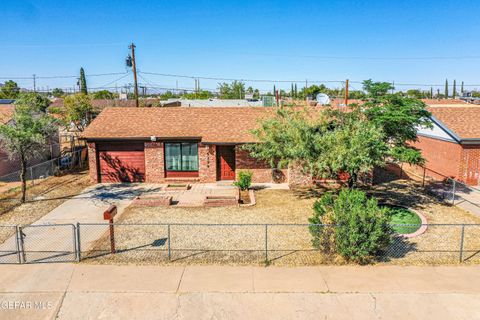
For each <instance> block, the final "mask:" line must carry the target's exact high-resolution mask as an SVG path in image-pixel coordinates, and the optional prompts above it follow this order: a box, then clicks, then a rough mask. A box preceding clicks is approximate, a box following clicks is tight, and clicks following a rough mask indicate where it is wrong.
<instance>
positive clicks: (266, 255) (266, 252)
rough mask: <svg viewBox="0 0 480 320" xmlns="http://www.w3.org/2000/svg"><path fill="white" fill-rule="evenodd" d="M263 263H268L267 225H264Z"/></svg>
mask: <svg viewBox="0 0 480 320" xmlns="http://www.w3.org/2000/svg"><path fill="white" fill-rule="evenodd" d="M265 263H268V224H266V225H265Z"/></svg>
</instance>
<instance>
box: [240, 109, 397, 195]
mask: <svg viewBox="0 0 480 320" xmlns="http://www.w3.org/2000/svg"><path fill="white" fill-rule="evenodd" d="M276 112H277V113H276V116H275V117H274V118H270V119H266V120H264V121H263V122H262V123H261V127H260V128H257V129H256V130H254V131H253V132H252V133H253V134H254V135H255V136H256V137H257V139H258V140H259V143H256V144H249V145H245V146H244V148H245V149H247V150H248V151H250V154H251V156H252V157H254V158H258V159H262V160H266V161H268V162H269V163H270V165H271V166H272V168H275V169H280V168H281V167H284V166H286V165H288V164H291V163H296V164H300V165H302V166H303V169H304V171H305V172H306V173H308V174H311V175H313V176H315V177H332V178H336V177H337V176H338V175H339V174H340V173H342V172H347V173H349V186H350V187H354V186H355V182H356V179H357V176H358V174H360V173H362V172H368V171H370V170H371V169H372V168H373V167H374V166H376V165H381V164H383V163H384V158H385V156H386V154H387V151H388V148H387V145H386V143H385V142H384V140H385V139H384V135H383V132H382V131H381V129H379V128H377V127H376V126H375V125H374V124H373V123H371V122H368V121H365V117H363V116H362V113H361V111H360V108H356V109H355V110H353V111H352V112H342V111H338V110H334V109H328V108H326V109H323V110H322V111H321V112H320V113H317V114H315V113H312V112H315V111H309V110H306V109H304V110H300V111H299V110H295V109H291V108H284V109H281V110H277V111H276ZM317 112H318V111H317Z"/></svg>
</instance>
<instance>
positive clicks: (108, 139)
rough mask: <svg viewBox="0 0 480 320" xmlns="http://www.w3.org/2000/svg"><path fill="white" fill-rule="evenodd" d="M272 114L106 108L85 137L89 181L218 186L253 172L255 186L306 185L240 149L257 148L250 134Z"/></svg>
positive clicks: (264, 109) (263, 110)
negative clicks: (198, 183) (249, 144)
mask: <svg viewBox="0 0 480 320" xmlns="http://www.w3.org/2000/svg"><path fill="white" fill-rule="evenodd" d="M274 113H275V108H267V107H228V108H222V107H215V108H115V107H110V108H105V109H104V110H103V111H102V112H101V113H100V115H99V116H98V117H97V118H96V119H95V120H94V121H93V122H92V123H91V124H90V125H89V126H88V128H87V129H86V130H85V132H84V133H83V135H82V139H85V140H86V141H87V145H88V150H89V161H90V163H89V164H90V178H91V181H92V183H97V182H150V183H167V182H170V181H186V182H215V181H220V180H227V181H228V180H235V178H236V176H237V174H238V172H239V171H240V170H250V171H252V172H253V182H287V181H288V182H289V183H295V181H294V180H298V179H304V177H301V175H299V174H298V172H293V171H294V170H289V169H282V170H280V171H279V172H275V174H272V169H271V167H270V166H269V165H268V164H267V163H265V162H263V161H259V160H257V159H254V158H252V157H251V156H250V155H249V154H248V152H247V151H245V150H243V149H242V148H241V146H242V145H244V144H246V143H254V142H256V139H255V137H254V136H253V135H252V134H251V130H252V129H254V128H256V127H257V126H258V123H259V121H260V120H261V119H265V118H268V117H272V116H273V115H274ZM289 173H291V174H290V176H289ZM274 177H275V178H274ZM273 180H275V181H273Z"/></svg>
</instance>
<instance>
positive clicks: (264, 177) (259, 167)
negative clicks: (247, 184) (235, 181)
mask: <svg viewBox="0 0 480 320" xmlns="http://www.w3.org/2000/svg"><path fill="white" fill-rule="evenodd" d="M242 170H245V171H251V172H253V177H252V182H256V183H270V182H287V180H288V170H287V169H282V170H280V172H279V175H278V178H279V180H278V181H273V177H272V168H271V167H270V165H269V164H268V163H266V162H265V161H262V160H257V159H255V158H252V157H251V156H250V155H249V154H248V151H246V150H242V149H241V147H240V146H237V147H235V173H236V175H237V177H238V173H239V172H240V171H242Z"/></svg>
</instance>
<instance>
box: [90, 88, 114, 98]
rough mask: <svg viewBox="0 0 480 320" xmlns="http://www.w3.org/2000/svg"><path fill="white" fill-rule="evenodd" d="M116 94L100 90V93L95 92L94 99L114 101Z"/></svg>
mask: <svg viewBox="0 0 480 320" xmlns="http://www.w3.org/2000/svg"><path fill="white" fill-rule="evenodd" d="M116 96H117V95H116V94H115V93H113V92H110V91H108V90H100V91H95V92H94V93H93V99H106V100H113V99H115V98H116Z"/></svg>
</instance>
